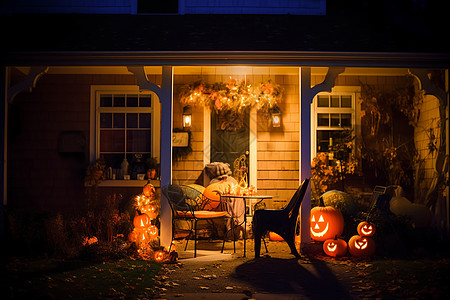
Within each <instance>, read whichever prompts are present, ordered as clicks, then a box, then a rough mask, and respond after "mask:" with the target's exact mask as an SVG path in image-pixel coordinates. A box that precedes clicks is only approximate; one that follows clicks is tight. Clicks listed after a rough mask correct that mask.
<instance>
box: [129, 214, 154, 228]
mask: <svg viewBox="0 0 450 300" xmlns="http://www.w3.org/2000/svg"><path fill="white" fill-rule="evenodd" d="M133 225H134V227H136V228H147V227H148V226H149V225H150V218H149V217H148V216H147V215H146V214H142V215H139V214H136V216H135V217H134V219H133Z"/></svg>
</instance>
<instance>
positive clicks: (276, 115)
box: [270, 106, 281, 127]
mask: <svg viewBox="0 0 450 300" xmlns="http://www.w3.org/2000/svg"><path fill="white" fill-rule="evenodd" d="M270 118H271V119H272V127H280V126H281V111H280V108H279V107H278V106H274V107H273V108H272V109H271V110H270Z"/></svg>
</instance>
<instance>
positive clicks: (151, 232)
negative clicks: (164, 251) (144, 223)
mask: <svg viewBox="0 0 450 300" xmlns="http://www.w3.org/2000/svg"><path fill="white" fill-rule="evenodd" d="M148 234H149V235H150V237H151V238H153V239H154V238H156V237H157V236H158V227H156V226H155V225H150V226H149V227H148Z"/></svg>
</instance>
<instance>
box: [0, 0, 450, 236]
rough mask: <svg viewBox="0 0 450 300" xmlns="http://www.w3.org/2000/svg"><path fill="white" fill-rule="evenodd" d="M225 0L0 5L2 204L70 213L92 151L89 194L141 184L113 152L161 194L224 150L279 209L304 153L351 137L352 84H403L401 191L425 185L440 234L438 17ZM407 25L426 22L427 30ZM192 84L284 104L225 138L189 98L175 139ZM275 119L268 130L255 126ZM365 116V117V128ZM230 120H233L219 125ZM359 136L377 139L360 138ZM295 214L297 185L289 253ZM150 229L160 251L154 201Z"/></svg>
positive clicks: (167, 226)
mask: <svg viewBox="0 0 450 300" xmlns="http://www.w3.org/2000/svg"><path fill="white" fill-rule="evenodd" d="M175 2H176V1H175ZM238 2H239V5H226V6H225V7H222V5H223V4H224V3H225V4H230V3H231V4H233V3H234V2H233V1H221V2H220V3H221V4H214V5H211V6H208V4H204V3H203V2H202V1H188V0H185V1H178V5H176V4H173V3H174V1H167V6H166V7H158V8H152V7H150V8H149V7H146V6H145V5H144V4H143V3H144V1H117V2H116V4H115V5H114V6H107V5H109V3H110V2H109V1H85V2H83V5H82V6H81V5H79V6H78V4H77V6H74V5H73V3H72V2H70V1H65V2H63V3H64V4H66V3H67V4H66V5H62V6H59V7H55V6H53V5H51V3H50V1H39V3H37V2H35V1H23V4H22V2H19V1H9V2H7V3H6V4H7V5H6V6H5V8H4V10H3V18H2V28H8V29H9V30H8V31H7V32H5V35H4V41H6V42H5V43H4V45H3V46H2V61H3V64H2V65H3V72H2V74H3V75H2V80H3V82H4V84H3V85H2V86H3V93H2V106H3V107H5V109H4V113H3V114H2V118H3V119H2V120H3V122H2V126H3V128H4V130H2V131H1V132H2V139H1V140H2V143H3V147H1V148H2V155H3V157H4V160H2V170H3V172H2V182H3V185H2V194H3V204H4V206H7V207H10V208H19V207H20V208H25V207H28V208H29V209H30V210H34V211H41V210H42V211H48V210H65V211H68V210H69V211H70V210H76V209H80V208H81V207H82V206H83V205H84V202H83V199H84V188H85V182H84V180H83V179H84V175H85V170H86V168H87V167H88V165H89V164H92V163H94V162H95V160H96V159H98V158H99V157H100V156H103V157H104V158H105V160H106V162H107V167H108V168H111V178H112V176H113V175H112V174H115V175H116V176H117V177H116V179H115V180H113V179H111V180H104V181H102V182H101V184H100V188H101V189H103V190H105V191H106V192H107V193H112V192H121V193H124V194H125V195H133V194H136V193H138V192H139V189H140V188H141V187H142V186H143V184H144V183H145V181H142V180H138V179H137V176H136V179H135V178H134V177H133V178H132V179H131V180H121V179H120V178H121V175H120V171H119V169H121V163H122V161H123V158H127V161H128V162H129V163H131V162H132V161H133V160H138V159H140V160H141V161H140V162H141V165H142V162H144V161H145V160H146V159H147V158H150V157H155V158H157V161H158V162H159V163H160V164H161V177H160V181H154V182H153V183H154V184H155V186H156V187H161V186H164V185H166V184H169V183H171V182H176V183H182V184H190V183H193V182H195V180H196V179H197V177H198V176H199V175H200V174H201V172H202V170H203V168H204V166H205V165H206V164H207V163H210V162H213V161H217V160H218V158H219V157H221V155H223V154H224V153H223V152H225V155H226V154H227V153H228V154H229V153H231V152H239V151H240V152H239V153H238V154H239V155H240V154H244V153H245V152H246V151H248V159H247V161H246V163H247V166H248V170H249V171H248V184H251V185H254V186H256V187H257V189H258V191H259V192H260V193H262V194H269V195H276V196H277V199H278V200H277V201H279V202H281V203H283V201H286V200H288V199H289V195H292V193H293V191H295V189H296V188H297V187H298V185H299V182H300V181H302V180H303V179H304V178H309V177H311V160H312V158H313V157H314V156H315V155H316V154H317V153H319V152H322V151H325V152H329V151H330V149H331V147H332V146H333V140H334V144H336V138H337V136H336V134H337V133H340V132H342V131H344V130H346V129H351V130H352V135H354V136H360V135H361V130H362V123H364V122H365V121H364V119H363V117H364V115H365V114H368V113H369V110H364V112H363V115H361V113H362V111H361V103H360V100H361V93H363V92H364V90H363V88H364V86H372V87H376V88H377V89H378V90H381V91H386V90H393V89H395V86H397V85H401V86H405V85H406V84H408V82H409V81H410V80H411V78H414V79H413V84H412V86H413V87H415V88H416V89H417V90H421V91H423V92H424V93H425V94H426V96H425V97H423V99H422V100H421V104H420V107H419V104H417V105H416V106H414V105H413V108H411V109H412V110H414V108H415V109H416V110H418V111H420V116H417V120H416V123H415V129H414V130H416V133H414V132H413V133H412V137H413V139H415V144H414V145H415V147H416V149H417V153H418V155H419V157H420V163H421V167H420V172H422V173H420V176H421V177H420V178H422V179H423V180H421V182H419V183H418V185H420V186H417V189H416V191H415V193H419V192H418V191H419V190H421V189H424V190H426V191H425V192H421V193H422V195H423V194H429V193H428V192H429V191H430V189H427V188H429V187H430V186H434V187H436V188H434V189H433V190H432V193H434V194H432V195H431V194H430V195H428V197H432V198H433V199H439V200H436V201H438V202H434V203H433V204H432V205H433V206H434V207H439V208H436V211H437V215H438V218H439V219H438V220H439V222H440V224H439V226H441V227H444V228H447V230H448V228H449V216H448V173H447V171H446V170H448V154H449V146H448V130H449V128H448V122H449V121H448V120H449V119H448V67H449V58H450V54H449V51H448V48H447V46H446V45H445V43H444V40H443V39H442V37H441V36H440V33H438V32H440V31H437V29H442V28H445V27H439V26H441V23H440V22H441V20H442V19H440V17H442V16H441V15H440V13H439V10H435V9H432V8H433V7H431V4H429V3H427V2H426V3H425V4H426V5H425V8H422V7H421V6H416V4H414V3H416V2H414V1H412V2H411V4H410V6H408V7H406V9H404V8H401V7H397V6H395V4H392V3H387V2H389V1H385V2H382V3H376V4H372V3H369V2H367V1H364V2H362V3H353V2H344V3H341V4H340V6H332V5H336V4H330V3H327V5H328V6H329V7H328V8H329V11H328V8H327V10H326V9H325V1H324V0H305V1H282V0H280V1H270V3H269V2H266V1H238ZM205 3H207V2H205ZM251 3H253V4H251ZM254 3H257V4H256V5H255V4H254ZM262 3H265V4H262ZM267 3H269V4H267ZM421 3H422V2H421ZM13 4H14V5H13ZM16 4H18V5H16ZM47 4H48V5H47ZM97 4H98V5H97ZM269 5H271V7H269ZM427 5H428V6H427ZM291 6H292V9H291ZM238 7H241V8H242V9H241V10H237V8H238ZM153 9H155V10H156V11H154V10H153ZM428 9H429V10H428ZM141 12H142V13H141ZM269 12H271V13H269ZM441 13H442V12H441ZM419 17H421V18H423V20H427V21H429V22H428V23H427V26H424V25H423V24H422V23H421V22H419V21H418V18H419ZM442 24H443V22H442ZM407 75H410V77H407ZM411 76H412V77H411ZM232 80H234V81H232ZM198 81H202V82H204V83H205V84H210V85H212V84H214V83H218V84H227V83H228V84H240V83H241V82H244V85H247V83H249V84H253V85H257V84H260V83H263V84H264V83H272V84H276V85H277V86H278V85H279V86H280V88H281V89H282V90H283V97H282V100H281V101H280V102H279V104H278V109H279V110H278V111H273V110H270V111H269V110H267V111H266V113H264V112H263V111H258V110H257V109H256V108H253V109H251V110H250V111H249V114H248V115H246V118H247V121H245V122H243V124H242V126H241V127H239V130H223V128H222V129H221V128H220V127H219V128H218V124H223V123H221V121H220V120H217V119H215V118H216V117H215V115H214V114H211V109H210V107H205V106H204V105H203V106H202V105H201V103H192V105H190V109H191V117H192V125H191V127H190V129H183V124H182V115H183V110H184V108H185V106H186V105H182V104H181V103H180V91H181V90H182V88H183V86H185V85H192V84H194V83H195V82H198ZM2 111H3V110H2ZM372 112H373V111H372ZM277 113H279V115H278V117H280V116H281V125H280V126H278V125H275V126H274V124H273V123H271V122H270V117H272V115H275V114H277ZM378 113H379V114H380V115H379V119H371V120H372V121H373V122H380V120H381V113H380V112H378ZM271 114H272V115H271ZM268 117H269V119H268ZM384 120H385V121H387V120H386V118H385V119H384ZM228 121H229V120H228ZM235 121H241V120H240V119H238V120H236V119H234V121H233V120H232V122H231V125H233V126H235V125H236V123H233V122H235ZM229 123H230V122H229ZM406 123H408V122H406ZM385 124H387V123H385ZM389 124H392V123H389ZM402 124H403V123H402ZM419 124H420V125H419ZM177 129H179V130H180V131H182V132H183V131H184V132H186V131H189V132H190V135H189V138H190V145H191V146H190V147H191V149H192V151H187V152H186V153H185V155H184V156H180V157H177V158H178V160H176V161H174V160H173V153H174V151H176V150H177V149H175V148H174V149H175V150H172V149H173V147H172V146H173V145H172V144H173V141H172V137H173V132H174V131H177ZM234 129H236V128H234ZM241 129H242V130H243V131H241ZM375 129H376V128H375ZM220 130H221V131H220ZM223 132H225V134H226V135H227V137H226V138H224V137H223V136H222V135H220V134H222V133H223ZM230 132H231V133H232V134H231V133H230ZM239 132H241V133H242V132H243V134H241V136H236V134H235V133H239ZM374 136H375V135H374ZM397 136H402V133H399V134H398V135H397ZM227 139H228V141H230V142H227V144H226V145H223V144H222V145H219V143H220V142H221V141H223V140H225V141H227ZM236 140H239V143H236V142H235V141H236ZM372 142H373V143H376V142H380V141H377V140H376V139H375V140H374V138H373V137H372ZM396 142H397V141H396ZM380 143H381V142H380ZM238 144H239V145H243V148H242V149H239V151H238V150H237V149H227V150H226V151H224V149H226V147H225V146H236V145H238ZM355 145H356V144H355ZM391 146H392V147H393V149H394V148H398V146H399V144H395V145H394V144H393V145H391ZM354 149H355V150H352V151H355V152H356V151H357V150H356V149H357V147H354ZM188 150H189V149H188ZM430 153H431V154H430ZM135 154H139V155H142V156H140V157H138V156H135ZM222 157H223V156H222ZM368 168H371V167H368ZM446 168H447V169H446ZM417 170H419V168H417ZM136 173H138V172H136ZM436 174H439V176H436ZM383 184H392V183H390V182H383ZM415 201H419V200H418V199H415ZM421 201H422V200H421ZM272 204H273V205H278V204H277V203H276V202H274V203H272ZM310 208H311V192H310V190H309V191H308V193H307V195H306V197H305V200H304V202H303V204H302V208H301V222H302V225H306V226H302V230H301V231H302V232H301V238H302V242H304V243H307V242H309V239H310V238H309V226H308V224H309V211H310ZM161 220H162V224H161V241H162V243H163V244H168V242H170V236H171V222H170V209H169V207H168V204H167V202H166V201H165V199H162V202H161Z"/></svg>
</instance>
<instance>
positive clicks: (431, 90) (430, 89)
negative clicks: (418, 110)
mask: <svg viewBox="0 0 450 300" xmlns="http://www.w3.org/2000/svg"><path fill="white" fill-rule="evenodd" d="M409 73H410V74H411V75H413V76H415V77H416V78H417V79H418V80H419V83H420V88H421V89H422V90H423V91H424V92H425V94H426V95H433V96H436V97H437V98H438V99H439V102H440V103H441V104H442V103H443V104H446V103H447V93H446V92H445V90H443V89H441V88H440V87H438V86H437V85H435V84H434V83H433V82H432V81H431V80H430V77H429V76H428V75H429V73H430V72H429V70H427V69H415V68H411V69H409Z"/></svg>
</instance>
